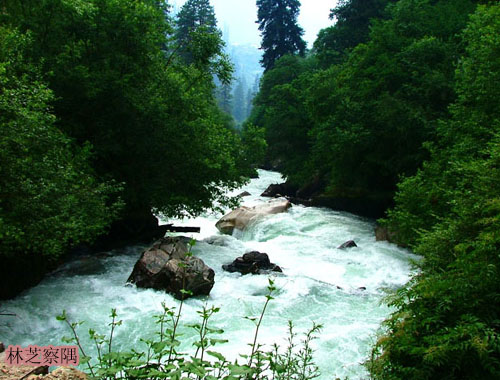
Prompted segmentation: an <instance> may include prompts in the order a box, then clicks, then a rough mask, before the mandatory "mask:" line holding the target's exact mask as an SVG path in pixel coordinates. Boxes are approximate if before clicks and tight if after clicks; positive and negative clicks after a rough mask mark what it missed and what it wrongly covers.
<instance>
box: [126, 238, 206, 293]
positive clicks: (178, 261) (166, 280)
mask: <svg viewBox="0 0 500 380" xmlns="http://www.w3.org/2000/svg"><path fill="white" fill-rule="evenodd" d="M189 241H190V239H189V238H186V237H167V238H163V239H161V240H159V241H158V242H156V243H155V244H154V245H153V246H152V247H151V248H149V249H147V250H146V251H144V252H143V254H142V255H141V257H140V259H139V260H138V261H137V263H136V264H135V266H134V270H133V271H132V274H131V275H130V277H129V278H128V280H127V281H128V282H130V283H133V284H136V285H137V286H138V287H141V288H152V289H157V290H165V291H166V292H168V293H171V294H172V295H173V296H174V297H175V298H177V299H185V298H188V297H190V296H198V295H208V294H209V293H210V291H211V290H212V288H213V286H214V283H215V280H214V277H215V272H214V270H213V269H212V268H210V267H208V266H207V265H206V264H205V263H204V262H203V260H201V259H199V258H197V257H194V256H192V255H190V254H189V245H188V243H189ZM182 290H185V291H187V292H188V293H186V292H183V291H182Z"/></svg>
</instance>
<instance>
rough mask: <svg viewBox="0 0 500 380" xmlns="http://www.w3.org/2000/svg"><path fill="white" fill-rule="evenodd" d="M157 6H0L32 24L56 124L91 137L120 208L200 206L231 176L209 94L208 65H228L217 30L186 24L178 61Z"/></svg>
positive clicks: (227, 139)
mask: <svg viewBox="0 0 500 380" xmlns="http://www.w3.org/2000/svg"><path fill="white" fill-rule="evenodd" d="M165 11H166V9H164V8H163V7H161V6H159V5H158V2H156V1H153V0H140V1H133V2H122V1H116V0H92V1H88V2H80V1H63V0H42V1H39V2H37V3H36V5H33V6H30V8H29V9H28V8H26V7H25V6H24V2H22V1H18V0H7V14H6V16H4V18H7V21H8V22H10V23H12V24H16V25H19V27H20V28H22V29H24V30H27V29H29V30H31V31H32V35H33V38H34V39H35V44H34V48H33V51H32V54H33V56H34V57H36V58H38V59H40V60H41V62H43V65H44V71H45V72H46V73H47V74H48V75H47V78H48V80H49V85H50V87H51V89H53V91H54V93H55V95H56V99H57V100H56V102H55V104H54V110H55V113H56V115H57V116H58V125H59V126H60V128H61V129H62V130H63V131H65V132H66V133H67V134H69V135H70V136H71V137H73V138H75V139H76V140H77V141H78V142H79V143H80V144H85V143H86V142H87V141H88V142H90V143H91V144H92V146H93V149H94V150H95V157H96V162H95V167H96V169H97V171H98V173H99V174H100V175H101V176H103V177H106V178H113V179H115V180H117V181H119V182H123V183H124V186H125V192H124V199H125V201H126V204H127V209H128V210H129V212H130V213H134V212H136V211H137V210H150V209H151V208H153V209H156V210H158V211H161V212H163V213H165V214H167V215H179V214H182V213H184V212H188V213H196V212H200V211H201V210H203V209H204V208H206V207H210V206H211V205H212V201H214V200H216V199H221V200H223V199H222V198H223V195H222V194H223V188H224V187H225V186H230V187H232V186H234V185H235V183H236V182H237V181H238V179H239V175H238V173H237V170H236V167H235V161H234V157H235V151H236V148H235V144H236V140H235V135H234V134H233V133H232V132H231V131H229V130H228V129H227V128H226V126H225V125H224V123H220V121H221V116H220V115H219V113H220V112H219V111H218V109H217V107H216V105H215V101H214V98H213V95H212V93H213V79H212V78H213V75H214V74H218V75H221V76H222V77H225V78H227V77H230V73H231V68H230V66H228V65H226V64H225V62H220V61H219V60H217V57H219V56H220V55H221V54H222V53H221V49H222V42H221V41H220V38H219V37H220V36H218V35H217V34H213V33H209V32H208V31H207V30H205V28H204V27H200V28H198V29H197V30H196V31H195V32H193V33H194V34H193V33H192V34H191V38H192V40H193V41H192V42H190V52H191V53H192V55H193V57H194V58H193V62H192V63H190V64H186V63H185V62H184V61H183V59H182V57H180V56H179V55H177V54H176V53H177V51H176V47H177V46H178V45H177V41H175V40H172V39H171V38H170V39H169V38H168V36H171V35H172V34H173V32H174V30H173V25H171V24H169V22H168V21H169V18H166V17H165ZM192 173H196V175H192Z"/></svg>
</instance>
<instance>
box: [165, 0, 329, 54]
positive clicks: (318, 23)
mask: <svg viewBox="0 0 500 380" xmlns="http://www.w3.org/2000/svg"><path fill="white" fill-rule="evenodd" d="M185 1H186V0H171V1H170V3H172V4H175V3H176V4H177V5H179V6H181V5H182V4H184V3H185ZM336 2H337V1H336V0H302V1H301V3H302V6H301V7H300V16H299V24H300V26H301V27H302V28H303V29H304V31H305V34H304V40H306V41H307V43H308V46H309V47H312V44H313V42H314V40H315V39H316V35H317V34H318V32H319V30H320V29H323V28H326V27H328V26H330V25H332V21H331V20H330V19H328V15H329V14H330V9H331V8H333V7H334V6H335V4H336ZM210 3H211V4H212V6H213V7H214V9H215V14H216V17H217V21H218V23H219V28H220V29H221V30H222V31H225V29H226V27H227V28H228V29H229V40H230V43H232V44H253V45H260V34H259V30H258V29H257V28H258V25H257V24H256V23H255V21H256V20H257V6H256V5H255V3H256V0H210Z"/></svg>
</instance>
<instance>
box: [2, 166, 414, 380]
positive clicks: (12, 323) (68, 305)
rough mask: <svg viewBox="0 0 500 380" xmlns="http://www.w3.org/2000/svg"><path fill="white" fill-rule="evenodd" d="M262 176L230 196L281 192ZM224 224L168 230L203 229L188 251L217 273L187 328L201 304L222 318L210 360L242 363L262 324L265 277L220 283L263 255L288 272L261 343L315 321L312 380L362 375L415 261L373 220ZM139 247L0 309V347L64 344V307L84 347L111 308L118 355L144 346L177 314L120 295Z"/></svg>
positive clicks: (61, 273) (276, 177) (338, 217)
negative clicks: (158, 320)
mask: <svg viewBox="0 0 500 380" xmlns="http://www.w3.org/2000/svg"><path fill="white" fill-rule="evenodd" d="M259 175H260V176H259V178H258V179H254V180H252V181H251V182H250V183H249V184H248V185H247V186H244V187H243V188H242V189H240V190H238V191H236V192H234V195H235V194H238V193H240V192H242V191H245V190H246V191H248V192H249V193H250V194H252V195H251V196H249V197H245V198H243V204H244V205H248V206H252V205H255V204H257V203H259V202H263V201H265V200H266V199H264V198H261V197H260V194H261V193H262V192H263V191H264V189H265V188H266V187H267V186H268V185H269V184H271V183H279V182H282V179H281V176H280V174H279V173H275V172H268V171H259ZM220 217H221V215H217V214H205V215H203V216H200V217H198V218H194V219H186V220H182V221H175V224H180V225H188V226H199V227H201V234H196V235H193V238H196V239H197V240H198V243H197V244H196V245H195V246H194V248H193V252H194V254H195V255H197V256H199V257H200V258H202V259H203V260H204V261H205V263H206V264H207V265H209V266H210V267H212V268H213V269H214V270H215V286H214V288H213V289H212V292H211V294H210V296H209V297H208V299H189V300H187V301H185V306H184V309H183V318H182V321H183V322H184V324H189V323H194V322H197V321H198V315H197V313H196V311H197V310H200V309H201V308H202V307H203V305H204V304H205V303H208V305H214V306H218V307H220V308H221V312H220V313H218V314H216V315H215V317H214V318H213V320H212V322H211V323H212V327H217V328H221V329H224V331H225V333H224V335H223V337H224V338H225V339H228V340H229V343H227V344H224V345H221V346H218V347H216V350H217V351H219V352H221V353H223V354H225V355H226V356H228V357H230V358H237V357H238V354H248V353H249V347H248V345H247V344H248V343H249V342H251V341H252V340H253V334H254V325H253V324H252V322H251V321H249V320H247V319H245V318H244V317H245V316H251V317H252V316H258V315H259V314H260V311H261V310H262V307H263V305H264V302H265V297H264V296H265V295H266V292H267V285H268V278H267V276H264V275H260V276H253V275H247V276H241V275H240V274H239V273H227V272H224V271H223V270H222V268H221V265H222V264H226V263H229V262H231V261H232V260H233V259H235V258H236V257H238V256H241V255H242V254H243V253H245V252H248V251H252V250H258V251H260V252H266V253H268V254H269V257H270V259H271V261H272V262H273V263H276V264H277V265H279V266H280V267H281V268H282V269H283V272H284V274H283V275H276V276H275V284H276V286H277V288H278V291H277V294H276V296H275V299H274V300H273V301H271V303H270V305H269V308H268V311H267V313H266V315H265V317H264V321H263V325H262V327H261V331H260V333H259V342H260V343H262V344H268V345H270V344H273V343H277V344H279V345H281V346H282V347H285V345H286V342H285V339H286V333H287V321H288V320H292V321H293V322H294V325H295V327H296V332H299V333H300V332H305V331H306V330H308V328H310V327H311V326H312V323H313V322H315V323H318V324H322V325H323V329H322V331H321V333H320V335H319V338H318V339H317V340H315V341H314V348H315V350H316V352H315V361H316V364H317V365H318V366H319V368H320V370H321V373H322V376H321V377H320V379H332V378H334V376H338V377H345V376H349V378H350V379H362V378H364V377H366V370H365V369H364V368H363V366H362V364H361V363H362V362H363V361H365V360H366V359H367V357H368V355H369V352H370V348H371V346H372V345H373V343H374V342H375V339H376V333H377V331H378V330H379V329H380V324H381V322H382V321H383V320H384V319H385V318H386V317H387V316H388V315H389V313H390V311H391V310H390V309H389V308H388V307H387V306H385V305H384V304H383V303H382V302H381V301H382V299H383V297H384V296H385V295H386V294H387V290H394V289H397V288H398V287H400V286H402V285H403V284H405V283H406V282H407V281H408V280H409V278H410V276H411V275H412V266H411V261H412V260H414V259H416V256H414V255H412V254H410V253H409V252H407V251H405V250H403V249H400V248H398V247H396V246H395V245H392V244H389V243H387V242H376V241H375V235H374V221H372V220H368V219H364V218H360V217H357V216H354V215H352V214H348V213H344V212H335V211H332V210H328V209H321V208H314V207H304V206H300V205H294V206H293V207H292V208H291V209H290V210H289V211H288V212H287V213H283V214H277V215H271V216H268V217H266V218H265V219H263V220H261V221H259V222H256V223H253V224H252V225H251V226H250V227H249V228H248V229H247V230H245V231H243V232H242V231H236V232H235V233H234V234H233V236H226V235H221V234H220V233H219V232H218V231H217V229H216V228H215V223H216V222H217V220H218V219H219V218H220ZM164 222H165V223H166V222H167V221H164ZM169 222H171V221H169ZM347 240H355V241H356V244H357V245H358V247H357V248H352V249H347V250H339V249H337V247H338V246H339V245H340V244H342V243H343V242H345V241H347ZM144 248H145V247H144V246H133V247H127V248H125V249H121V250H115V251H112V252H109V253H105V254H104V255H101V256H99V257H86V256H81V257H78V256H77V257H74V258H73V259H72V260H71V261H70V262H68V263H66V264H65V265H63V266H62V267H60V268H59V269H58V270H57V271H55V272H54V273H52V274H50V275H49V276H47V277H46V278H45V279H44V280H43V281H42V282H41V283H40V284H39V285H38V286H36V287H34V288H32V289H30V290H27V291H25V292H24V293H22V294H21V295H20V296H18V297H17V298H15V299H14V300H11V301H7V302H4V303H3V304H2V305H1V309H2V311H8V312H9V313H15V314H16V315H17V316H16V317H4V318H3V319H2V321H1V322H0V340H2V341H3V342H4V343H6V344H18V345H21V346H23V347H26V346H28V345H30V344H37V345H40V346H47V345H49V344H52V345H60V344H61V338H62V337H63V336H68V335H69V331H68V330H67V327H66V326H64V325H63V324H62V323H61V322H59V321H56V318H55V316H56V315H57V314H60V312H61V311H62V310H63V309H65V310H66V311H67V314H68V315H69V317H70V318H71V319H72V320H74V321H76V320H79V321H80V320H83V321H85V322H86V323H85V324H84V325H83V326H82V328H81V329H80V332H81V334H80V335H81V336H82V337H84V341H87V340H86V339H85V337H86V336H87V333H86V331H87V329H88V328H90V327H92V328H94V329H96V330H98V331H100V332H102V333H104V332H106V333H107V332H108V331H107V325H108V323H109V314H110V309H111V308H116V309H117V313H118V316H119V319H121V320H123V325H122V326H120V327H119V328H118V329H117V333H116V336H115V338H114V347H115V349H116V350H120V349H123V350H126V349H131V348H140V347H141V342H140V338H152V337H154V333H155V332H156V331H157V328H156V325H155V323H154V320H153V315H154V314H158V313H159V312H160V310H161V302H162V301H165V302H166V303H167V304H168V305H170V306H175V305H177V304H178V301H176V300H174V299H173V297H171V296H170V295H167V294H165V293H163V292H160V291H155V290H149V289H137V288H136V287H134V286H125V285H124V284H125V281H126V280H127V278H128V276H129V275H130V272H131V271H132V268H133V266H134V264H135V262H136V260H137V259H138V258H139V256H140V254H141V252H142V250H143V249H144ZM360 288H366V290H362V289H360ZM181 333H182V334H184V335H183V337H182V339H183V342H184V346H183V348H184V349H185V350H186V351H189V350H190V346H191V344H192V342H193V341H194V340H195V336H194V334H195V333H194V332H193V331H191V330H190V329H188V328H187V327H183V328H182V329H181ZM87 343H89V342H88V341H87ZM89 346H90V345H89ZM89 351H90V352H91V351H92V349H91V348H89Z"/></svg>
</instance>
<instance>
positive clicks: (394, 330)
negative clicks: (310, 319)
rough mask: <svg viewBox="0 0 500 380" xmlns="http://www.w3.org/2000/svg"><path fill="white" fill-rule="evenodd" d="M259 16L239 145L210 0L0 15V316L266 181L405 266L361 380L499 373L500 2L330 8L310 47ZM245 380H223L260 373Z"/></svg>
mask: <svg viewBox="0 0 500 380" xmlns="http://www.w3.org/2000/svg"><path fill="white" fill-rule="evenodd" d="M256 3H257V7H258V14H257V22H258V25H259V30H260V32H261V36H262V44H261V49H262V51H263V56H262V60H261V64H262V66H263V68H264V74H263V77H262V78H261V80H260V85H259V91H258V93H257V94H256V96H255V98H254V100H253V105H252V107H250V106H249V107H248V109H247V113H248V111H249V110H250V109H251V112H250V113H249V116H248V118H247V119H246V121H244V122H243V124H242V128H241V130H238V129H236V128H235V125H236V123H235V120H234V119H233V117H232V116H231V115H230V114H229V113H228V112H227V111H228V109H226V110H224V106H223V104H222V105H221V91H224V86H226V87H227V86H229V85H230V84H231V82H232V81H233V79H234V78H233V73H234V67H233V65H232V63H231V61H230V60H229V57H228V55H227V54H226V51H225V44H224V42H223V38H222V34H221V32H220V30H219V29H218V27H217V21H216V17H215V13H214V11H213V8H212V7H211V6H210V2H209V1H208V0H188V1H187V2H186V4H185V5H184V6H183V7H182V8H181V10H180V12H179V13H178V14H177V15H173V14H172V13H171V9H170V6H169V5H168V2H165V1H161V0H133V1H121V0H39V1H36V2H29V4H28V2H26V1H24V0H0V124H1V128H0V258H1V260H2V269H0V299H5V298H11V297H13V296H15V295H16V294H18V293H19V292H20V291H21V290H22V289H24V288H26V287H29V286H32V285H35V284H36V283H38V282H39V281H40V280H41V279H42V278H43V276H44V274H45V273H47V272H48V271H50V270H52V269H54V268H56V267H57V266H58V265H59V264H60V263H61V262H63V261H64V259H65V257H66V255H67V253H68V252H70V251H71V250H72V249H75V248H78V247H82V246H84V247H96V246H97V247H105V246H113V245H117V244H129V243H131V242H136V241H139V240H151V239H152V238H153V237H155V236H156V234H158V232H157V229H158V220H157V218H156V217H155V215H163V216H164V217H166V218H175V217H182V216H196V215H199V214H201V213H202V212H204V211H206V210H210V209H212V210H219V209H221V208H223V207H228V206H234V205H235V200H234V199H233V198H231V197H228V196H227V193H228V191H231V190H234V189H237V188H239V187H240V186H241V185H242V184H244V183H246V182H247V181H248V178H250V177H255V175H256V168H257V167H265V168H272V169H275V170H277V171H279V172H280V173H282V174H283V177H284V178H285V179H286V186H287V188H288V189H291V190H289V194H286V195H289V196H291V197H293V198H295V199H297V200H298V201H299V202H302V203H304V202H305V203H307V204H312V205H318V206H329V207H332V208H334V209H340V210H343V211H349V212H353V213H355V214H361V215H364V216H368V217H371V218H377V219H378V220H377V223H378V225H379V228H380V229H383V230H384V232H385V235H386V237H387V238H388V239H389V240H390V241H391V242H393V243H395V244H398V245H399V246H401V247H405V248H407V249H409V250H411V251H412V252H414V253H415V254H417V255H419V256H421V258H422V260H420V261H418V262H417V263H415V265H416V266H417V268H418V274H416V275H415V276H413V277H412V278H411V280H410V281H409V282H408V283H407V284H406V285H405V286H403V287H402V288H400V289H398V290H397V291H394V292H392V293H391V294H390V295H389V296H388V297H387V298H386V303H387V305H389V306H390V307H391V308H392V309H391V310H393V311H392V313H391V315H390V316H389V318H388V319H386V320H385V322H384V324H383V332H382V333H380V334H379V336H378V338H377V341H376V343H375V345H374V346H373V348H372V349H371V355H370V358H368V359H367V361H366V363H364V365H365V367H366V369H367V371H368V372H369V374H370V376H371V378H373V379H381V380H392V379H394V380H396V379H405V380H408V379H415V380H417V379H436V380H437V379H498V378H500V336H499V334H500V273H499V270H500V254H499V252H500V198H499V194H500V166H499V165H500V107H499V106H498V99H500V5H499V4H498V2H497V1H489V0H340V1H339V2H337V4H336V5H335V4H334V3H335V2H333V1H332V9H331V13H330V18H331V20H332V26H330V27H328V28H326V29H322V30H321V32H320V33H319V34H318V37H317V39H316V41H315V42H314V46H313V47H312V48H311V49H307V46H306V43H305V42H304V40H303V39H302V35H303V30H302V29H301V27H300V26H299V25H298V23H297V16H298V14H299V12H300V1H298V0H257V1H256ZM238 122H241V120H238ZM282 195H285V194H282ZM270 289H271V290H275V289H274V288H273V286H272V284H271V285H270ZM269 297H270V296H269ZM268 300H269V299H268ZM266 305H267V303H266ZM165 313H167V311H165ZM62 319H64V318H62ZM113 321H114V319H113ZM313 329H314V328H313ZM202 342H203V339H202ZM202 344H203V343H202ZM110 345H111V344H110ZM254 345H255V342H254ZM163 348H164V347H163ZM253 354H254V352H253V349H252V355H253ZM308 354H310V352H309V351H308ZM252 358H253V356H252V357H251V358H250V363H252ZM309 359H310V358H309V357H308V360H309ZM282 364H283V363H282ZM249 367H251V366H250V365H249ZM283 367H284V368H286V364H283ZM239 370H241V368H240V369H239ZM244 370H245V371H246V372H243V373H239V374H238V375H234V373H233V375H231V376H233V377H231V376H229V377H224V378H228V379H232V378H241V379H243V378H255V379H257V378H265V375H263V374H262V373H261V372H259V373H258V374H255V373H254V372H252V371H250V369H248V368H246V369H244ZM277 372H278V373H281V374H282V372H280V370H277ZM106 376H109V378H111V377H110V376H111V375H110V374H109V373H108V374H106ZM156 376H158V378H162V376H161V375H160V374H158V373H156ZM198 376H199V377H198V378H204V377H203V376H204V375H198ZM252 376H254V377H252ZM259 376H260V377H259ZM279 376H282V375H279ZM279 376H277V377H276V378H280V379H281V378H283V379H284V378H287V377H279ZM283 376H284V375H283ZM294 376H295V375H293V376H292V375H290V373H289V377H288V378H289V379H290V378H302V379H305V378H308V377H294ZM163 377H164V376H163ZM212 377H213V376H212ZM313 377H315V376H311V377H310V378H313ZM207 378H208V377H207ZM220 378H222V377H220Z"/></svg>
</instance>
